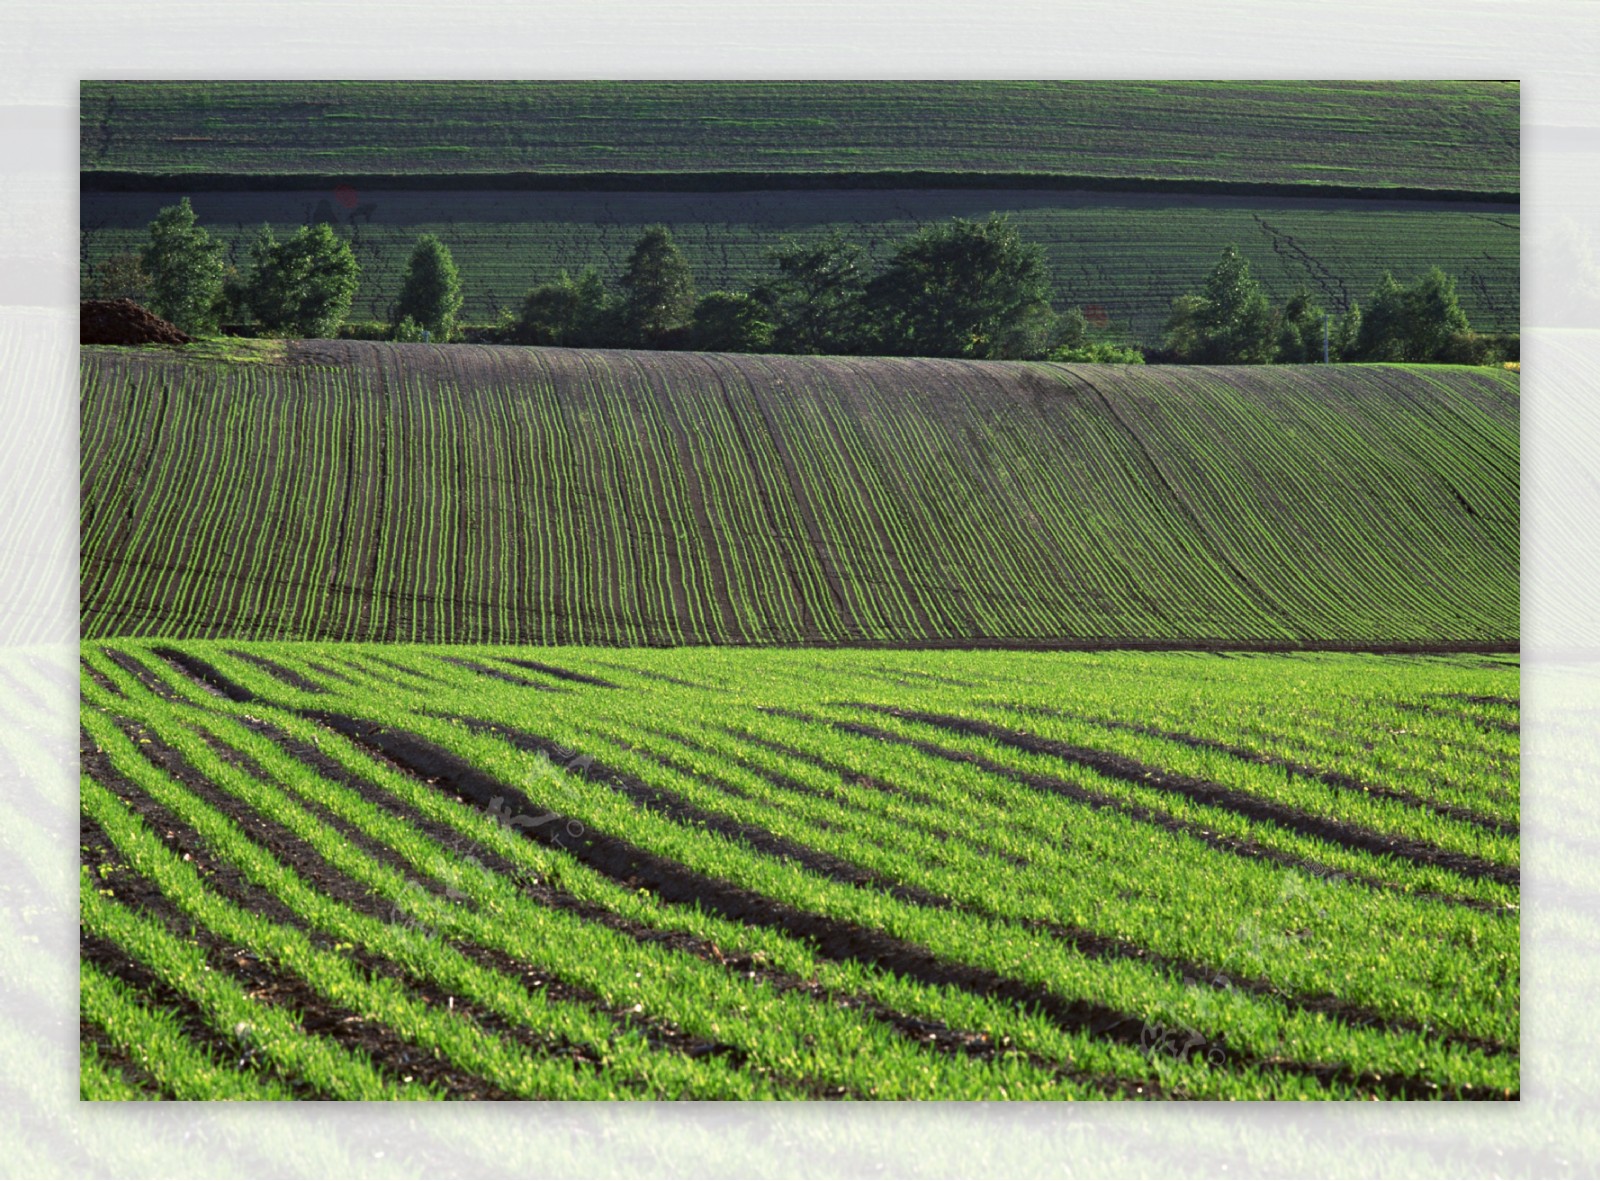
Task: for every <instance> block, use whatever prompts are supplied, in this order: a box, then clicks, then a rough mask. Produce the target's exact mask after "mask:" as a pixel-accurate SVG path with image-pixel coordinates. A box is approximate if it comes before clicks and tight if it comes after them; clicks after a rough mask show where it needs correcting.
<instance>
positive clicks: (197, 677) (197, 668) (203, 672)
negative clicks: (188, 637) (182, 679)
mask: <svg viewBox="0 0 1600 1181" xmlns="http://www.w3.org/2000/svg"><path fill="white" fill-rule="evenodd" d="M150 651H151V652H153V653H155V655H157V656H159V657H161V659H162V660H165V661H166V662H167V663H168V664H170V665H172V666H173V667H174V668H176V669H177V670H178V671H179V672H181V673H183V674H184V675H185V676H186V677H188V678H189V679H190V680H191V681H198V682H199V683H200V684H201V685H203V686H205V687H206V688H208V689H212V690H214V691H216V692H217V693H220V694H221V695H222V696H224V697H226V698H227V699H228V700H229V701H239V702H244V701H254V700H255V699H256V695H255V694H254V693H252V692H250V690H248V689H246V688H245V687H244V686H243V685H241V684H239V683H238V682H237V681H233V680H230V679H229V678H227V677H225V676H223V675H222V673H220V672H218V671H217V670H216V669H215V668H213V667H212V666H211V665H210V664H208V663H206V662H205V661H204V660H201V659H200V658H199V657H198V656H191V655H189V654H188V653H187V652H180V651H178V649H176V648H169V647H163V648H152V649H150ZM169 696H170V694H169Z"/></svg>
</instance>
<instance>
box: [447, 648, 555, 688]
mask: <svg viewBox="0 0 1600 1181" xmlns="http://www.w3.org/2000/svg"><path fill="white" fill-rule="evenodd" d="M439 659H440V660H443V661H444V662H445V663H447V664H453V665H456V666H457V667H458V668H464V669H467V670H468V671H469V672H475V673H477V674H478V675H479V676H480V677H492V678H493V679H494V680H497V681H504V682H505V683H506V684H508V685H519V686H521V687H522V688H524V689H537V690H538V691H539V692H541V693H566V692H569V690H566V689H558V688H556V686H554V685H544V684H540V683H539V682H538V681H530V680H528V678H527V677H519V676H517V674H516V673H508V672H506V671H505V669H503V668H494V667H492V666H490V665H487V664H480V663H478V662H477V661H476V660H464V659H462V658H461V657H459V656H441V657H439Z"/></svg>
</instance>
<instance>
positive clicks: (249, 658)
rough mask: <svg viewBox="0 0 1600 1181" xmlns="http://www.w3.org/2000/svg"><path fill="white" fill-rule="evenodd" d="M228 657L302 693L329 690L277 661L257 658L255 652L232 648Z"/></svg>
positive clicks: (262, 657) (261, 657) (263, 657)
mask: <svg viewBox="0 0 1600 1181" xmlns="http://www.w3.org/2000/svg"><path fill="white" fill-rule="evenodd" d="M228 655H229V656H231V657H233V658H234V659H235V660H243V661H245V662H246V663H247V664H253V665H255V666H256V667H257V668H259V669H260V670H261V671H262V672H264V673H266V674H267V675H268V676H269V677H273V678H274V679H276V680H279V681H282V682H283V683H284V684H285V685H287V686H289V688H291V689H298V690H300V692H302V693H326V692H327V691H328V690H327V689H326V688H325V687H324V686H322V685H319V684H317V683H316V682H315V681H313V680H311V679H310V678H309V677H304V676H301V675H300V674H299V673H297V672H295V671H294V669H292V668H285V667H284V666H283V665H281V664H279V663H278V662H277V661H275V660H268V659H267V658H266V657H265V656H257V655H256V654H255V653H254V652H241V651H239V650H238V649H237V648H230V649H229V650H228Z"/></svg>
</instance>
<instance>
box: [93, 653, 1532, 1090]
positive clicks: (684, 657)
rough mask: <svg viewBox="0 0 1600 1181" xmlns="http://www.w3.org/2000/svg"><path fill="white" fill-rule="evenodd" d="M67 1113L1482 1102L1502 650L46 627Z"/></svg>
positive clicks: (1504, 980) (1493, 929)
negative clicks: (76, 689)
mask: <svg viewBox="0 0 1600 1181" xmlns="http://www.w3.org/2000/svg"><path fill="white" fill-rule="evenodd" d="M81 655H82V665H83V674H82V695H83V710H82V727H83V729H82V781H81V795H82V806H83V820H82V835H81V844H82V853H83V864H82V870H81V885H82V894H81V897H82V923H83V933H84V934H83V958H82V965H81V985H82V1017H83V1045H84V1051H83V1055H82V1064H81V1075H82V1092H83V1094H84V1096H85V1097H87V1098H102V1099H105V1098H115V1099H126V1098H144V1097H156V1096H167V1097H173V1098H185V1099H198V1098H238V1099H272V1098H290V1097H300V1098H347V1099H382V1098H397V1099H399V1098H404V1099H422V1098H433V1097H450V1098H517V1097H521V1098H542V1099H578V1098H696V1099H731V1098H757V1097H791V1098H822V1097H837V1098H882V1099H907V1098H942V1099H957V1098H961V1099H1069V1098H1082V1099H1089V1098H1195V1099H1209V1098H1298V1099H1305V1098H1430V1097H1433V1098H1515V1097H1516V1096H1517V1095H1518V1094H1519V1088H1520V1062H1519V1041H1520V1039H1519V1021H1518V1003H1519V992H1520V985H1519V967H1518V963H1519V958H1518V940H1519V928H1520V923H1519V898H1520V894H1519V885H1518V883H1519V859H1518V843H1517V834H1518V762H1517V755H1518V742H1517V729H1518V716H1519V710H1518V689H1517V684H1518V672H1517V660H1516V658H1515V657H1514V656H1513V657H1494V658H1489V657H1483V656H1471V657H1469V656H1454V657H1409V658H1402V657H1394V656H1387V657H1379V656H1372V655H1337V654H1328V653H1304V654H1295V655H1257V656H1248V655H1243V656H1241V655H1238V654H1235V655H1234V656H1232V657H1225V656H1222V655H1218V654H1205V653H1143V654H1141V653H1128V652H1117V653H1110V652H1107V653H1061V652H1056V653H1014V652H1013V653H993V652H989V653H983V652H937V653H936V652H923V653H915V654H912V653H905V652H884V651H878V652H873V651H859V650H851V651H831V652H818V651H809V652H807V651H781V650H764V651H754V650H738V649H716V648H701V649H679V650H674V651H649V650H643V649H635V650H626V651H624V650H617V649H594V648H572V647H567V648H560V649H529V648H517V647H487V648H486V647H472V648H466V647H451V646H444V647H432V646H425V645H389V646H384V645H345V644H261V643H243V642H239V641H233V640H230V641H222V642H199V641H187V642H186V641H178V642H175V643H149V644H147V643H140V642H132V641H115V642H104V643H95V642H88V643H85V644H84V645H83V646H82V649H81Z"/></svg>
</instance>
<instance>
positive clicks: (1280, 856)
mask: <svg viewBox="0 0 1600 1181" xmlns="http://www.w3.org/2000/svg"><path fill="white" fill-rule="evenodd" d="M773 712H778V711H773ZM785 713H786V716H790V717H796V718H805V717H807V716H808V715H805V714H799V713H794V712H792V711H785ZM828 724H829V725H831V726H832V727H833V728H834V729H835V730H838V731H840V732H841V733H844V734H854V735H856V736H858V737H861V738H869V739H872V740H873V741H875V742H892V743H896V744H898V745H901V746H908V747H910V748H912V749H913V750H918V751H921V752H922V753H923V754H926V755H931V756H933V757H934V758H938V759H944V760H946V761H948V762H953V763H966V764H968V765H970V766H973V767H977V768H978V769H979V770H981V771H986V772H988V773H989V774H991V775H1000V776H1003V777H1005V778H1007V779H1010V780H1012V781H1013V782H1016V783H1020V784H1023V785H1024V786H1025V787H1030V788H1032V789H1033V790H1035V791H1042V792H1047V793H1049V794H1051V795H1059V796H1062V797H1064V798H1066V799H1070V800H1072V801H1074V802H1075V803H1080V804H1083V805H1085V806H1086V807H1089V808H1093V809H1095V810H1097V811H1111V812H1118V813H1121V814H1122V815H1124V816H1127V817H1128V818H1129V819H1131V820H1136V821H1138V822H1139V823H1141V824H1151V825H1154V826H1155V827H1157V828H1160V829H1163V830H1165V831H1167V832H1172V833H1181V834H1182V835H1184V836H1188V837H1193V838H1194V839H1195V840H1197V841H1200V842H1201V843H1203V844H1205V845H1208V846H1210V847H1211V848H1213V849H1216V850H1218V851H1220V852H1223V853H1228V854H1231V855H1233V856H1236V857H1245V858H1248V859H1251V860H1257V861H1266V862H1269V863H1271V864H1273V865H1281V866H1283V867H1284V868H1286V869H1294V870H1298V871H1301V872H1304V873H1307V874H1310V875H1311V876H1313V877H1318V878H1325V879H1328V880H1330V881H1349V882H1355V883H1358V884H1360V885H1363V886H1366V887H1368V888H1370V889H1374V890H1384V891H1390V892H1394V893H1400V894H1404V895H1405V896H1406V897H1408V898H1415V899H1417V900H1419V901H1428V902H1442V903H1445V904H1447V905H1450V906H1460V907H1464V908H1466V909H1468V910H1481V911H1485V912H1488V913H1491V914H1515V913H1516V911H1515V910H1514V909H1508V908H1507V907H1505V906H1502V905H1500V904H1499V903H1495V902H1488V901H1485V900H1484V899H1481V898H1472V897H1469V896H1466V895H1461V894H1442V893H1435V892H1433V891H1428V890H1413V889H1411V888H1409V887H1406V886H1404V885H1402V884H1400V883H1398V882H1393V881H1389V880H1387V879H1384V878H1377V877H1372V876H1370V875H1367V874H1360V873H1354V872H1351V871H1348V870H1338V869H1334V868H1332V867H1331V866H1327V865H1324V864H1322V863H1321V862H1318V861H1312V860H1310V859H1308V858H1305V857H1298V856H1295V855H1294V854H1292V853H1285V852H1283V851H1282V850H1279V849H1274V848H1271V847H1270V846H1267V845H1263V844H1261V843H1260V842H1259V841H1255V840H1249V839H1245V838H1242V837H1230V836H1226V835H1224V834H1222V833H1218V832H1214V831H1212V830H1211V829H1208V828H1205V827H1203V826H1201V825H1199V824H1196V823H1194V822H1193V821H1188V820H1184V819H1182V818H1181V817H1178V816H1174V815H1172V813H1170V812H1164V811H1162V810H1161V809H1159V808H1148V807H1145V806H1144V805H1142V804H1135V803H1131V802H1128V801H1126V800H1119V799H1117V798H1116V797H1114V796H1108V795H1105V794H1103V793H1101V792H1096V791H1090V790H1089V789H1088V788H1086V787H1083V786H1081V785H1079V784H1077V783H1073V782H1072V781H1071V780H1068V779H1062V778H1060V777H1059V776H1054V775H1040V774H1037V773H1034V772H1030V771H1022V770H1019V769H1017V768H1015V767H1008V766H1006V765H1005V764H1004V763H997V762H995V761H994V760H993V759H986V758H984V757H983V756H982V755H978V754H973V753H972V752H971V751H964V750H954V749H952V748H950V747H944V746H939V745H938V744H937V743H932V742H924V741H922V740H921V739H917V738H908V737H906V736H905V735H903V734H895V733H892V732H890V731H888V730H882V729H879V728H878V727H875V726H867V725H862V724H861V723H859V722H837V721H835V722H829V723H828Z"/></svg>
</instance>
